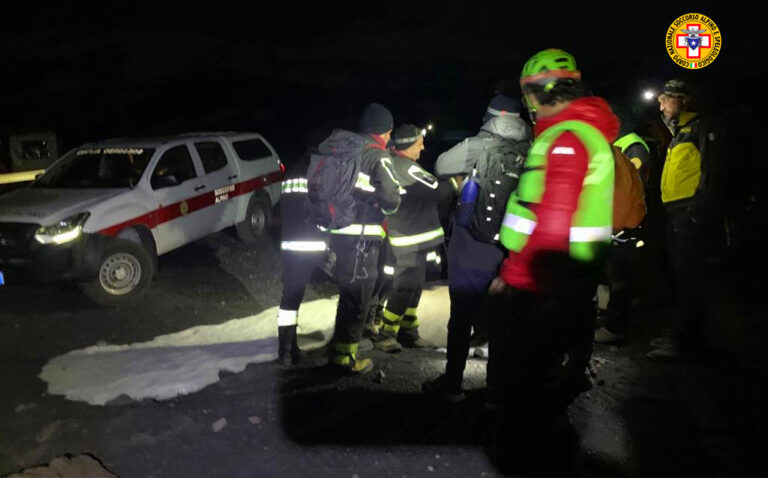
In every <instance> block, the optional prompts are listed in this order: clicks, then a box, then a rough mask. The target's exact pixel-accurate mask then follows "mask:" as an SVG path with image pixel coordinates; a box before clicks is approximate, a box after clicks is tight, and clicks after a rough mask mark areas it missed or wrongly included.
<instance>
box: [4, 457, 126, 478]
mask: <svg viewBox="0 0 768 478" xmlns="http://www.w3.org/2000/svg"><path fill="white" fill-rule="evenodd" d="M9 478H117V475H113V474H112V473H110V472H109V471H108V470H107V469H106V468H104V466H103V465H102V464H101V463H99V462H98V461H97V460H95V459H94V458H93V457H91V456H89V455H78V456H75V457H71V456H63V457H58V458H54V459H53V461H52V462H51V464H50V465H48V466H38V467H35V468H29V469H27V470H24V471H22V472H21V473H16V474H13V475H10V477H9Z"/></svg>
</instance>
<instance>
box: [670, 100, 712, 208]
mask: <svg viewBox="0 0 768 478" xmlns="http://www.w3.org/2000/svg"><path fill="white" fill-rule="evenodd" d="M699 123H700V118H699V115H698V114H697V113H692V112H683V113H681V114H680V118H679V121H678V123H677V125H676V126H675V127H674V130H673V134H674V137H673V138H672V142H670V143H669V147H668V148H667V158H666V160H665V161H664V170H663V171H662V173H661V200H662V202H664V203H665V204H666V203H670V202H674V201H680V200H683V199H688V198H692V197H693V196H694V195H695V194H696V190H697V189H698V187H699V184H700V183H701V178H702V154H701V147H702V146H701V141H700V131H699V128H700V127H701V126H700V124H699Z"/></svg>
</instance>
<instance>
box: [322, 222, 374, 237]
mask: <svg viewBox="0 0 768 478" xmlns="http://www.w3.org/2000/svg"><path fill="white" fill-rule="evenodd" d="M331 234H342V235H347V236H359V235H361V234H362V235H364V236H381V237H384V236H385V233H384V228H383V227H381V225H380V224H365V230H363V224H352V225H351V226H347V227H344V228H342V229H331Z"/></svg>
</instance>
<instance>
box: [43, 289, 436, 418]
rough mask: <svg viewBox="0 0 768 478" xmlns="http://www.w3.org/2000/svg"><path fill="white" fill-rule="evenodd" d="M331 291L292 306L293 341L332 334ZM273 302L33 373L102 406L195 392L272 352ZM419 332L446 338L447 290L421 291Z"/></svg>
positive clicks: (314, 342)
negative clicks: (296, 333) (255, 311)
mask: <svg viewBox="0 0 768 478" xmlns="http://www.w3.org/2000/svg"><path fill="white" fill-rule="evenodd" d="M337 301H338V297H337V296H333V297H330V298H328V299H320V300H315V301H310V302H306V303H304V304H302V305H301V309H300V310H299V345H300V346H301V348H302V349H312V348H317V347H321V346H323V345H325V343H326V342H327V341H328V340H330V337H331V336H332V334H333V325H334V319H335V315H336V305H337ZM277 309H278V308H277V307H272V308H270V309H267V310H265V311H262V312H260V313H259V314H257V315H252V316H248V317H244V318H239V319H233V320H230V321H227V322H225V323H222V324H217V325H201V326H197V327H192V328H190V329H187V330H182V331H180V332H176V333H172V334H167V335H161V336H158V337H155V338H154V339H152V340H150V341H148V342H139V343H132V344H128V345H107V344H99V345H95V346H90V347H86V348H84V349H79V350H73V351H71V352H68V353H66V354H64V355H60V356H58V357H54V358H53V359H51V360H50V361H49V362H48V363H47V364H46V365H45V366H44V367H43V369H42V371H41V372H40V378H41V379H42V380H43V381H44V382H46V383H47V384H48V390H47V392H48V393H49V394H54V395H63V396H65V397H66V398H68V399H69V400H76V401H84V402H88V403H90V404H93V405H104V404H106V403H108V402H109V401H111V400H114V399H115V398H117V397H119V396H121V395H126V396H128V397H130V398H131V399H133V400H137V401H139V400H143V399H145V398H152V399H155V400H167V399H169V398H173V397H176V396H178V395H185V394H189V393H193V392H196V391H198V390H200V389H202V388H204V387H206V386H208V385H210V384H212V383H215V382H217V381H218V380H219V378H220V377H219V372H220V371H225V372H231V373H238V372H241V371H243V370H244V369H245V367H246V365H248V364H249V363H262V362H268V361H271V360H274V359H275V358H277V325H276V318H277ZM418 314H419V323H420V326H419V332H420V334H421V335H422V336H423V337H424V338H426V339H428V340H431V341H433V342H435V343H437V344H441V345H445V341H446V328H445V327H446V322H447V320H448V316H449V299H448V289H447V287H445V286H441V287H437V288H434V289H429V290H425V291H424V293H423V295H422V298H421V303H420V304H419V311H418Z"/></svg>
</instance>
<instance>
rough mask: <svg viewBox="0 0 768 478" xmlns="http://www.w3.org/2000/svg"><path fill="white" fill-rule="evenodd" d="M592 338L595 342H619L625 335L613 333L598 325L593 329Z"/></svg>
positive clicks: (622, 340)
mask: <svg viewBox="0 0 768 478" xmlns="http://www.w3.org/2000/svg"><path fill="white" fill-rule="evenodd" d="M593 340H594V341H595V343H596V344H606V345H608V344H620V343H623V342H624V341H626V337H624V336H623V335H621V334H614V333H613V332H611V331H610V330H608V329H606V328H605V327H600V328H599V329H597V330H595V337H594V339H593Z"/></svg>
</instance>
